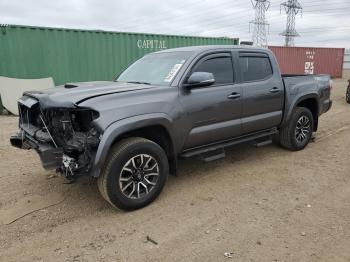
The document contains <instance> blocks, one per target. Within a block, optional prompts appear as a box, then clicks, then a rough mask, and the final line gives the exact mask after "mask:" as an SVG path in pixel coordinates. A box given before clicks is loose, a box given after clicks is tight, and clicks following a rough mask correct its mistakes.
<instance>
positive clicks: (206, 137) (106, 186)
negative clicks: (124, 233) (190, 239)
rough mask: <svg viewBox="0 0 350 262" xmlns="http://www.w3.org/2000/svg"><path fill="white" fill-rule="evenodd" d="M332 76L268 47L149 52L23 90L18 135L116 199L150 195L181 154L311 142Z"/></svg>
mask: <svg viewBox="0 0 350 262" xmlns="http://www.w3.org/2000/svg"><path fill="white" fill-rule="evenodd" d="M331 85H332V84H331V79H330V77H329V76H328V75H281V73H280V70H279V67H278V64H277V62H276V59H275V56H274V55H273V53H272V52H271V51H270V50H267V49H262V48H254V47H237V46H199V47H184V48H177V49H169V50H162V51H159V52H155V53H152V54H148V55H146V56H144V57H143V58H141V59H139V60H138V61H136V62H134V63H133V64H132V65H131V66H129V67H128V68H127V69H126V70H125V71H124V72H123V73H121V74H120V75H119V76H118V77H117V78H116V79H115V80H114V81H110V82H107V81H103V82H102V81H100V82H82V83H67V84H65V85H62V86H59V87H56V88H52V89H49V90H47V91H33V92H25V93H24V94H23V97H22V98H20V99H19V101H18V106H19V112H20V116H19V128H20V131H19V132H18V133H17V134H16V135H14V136H12V137H11V139H10V140H11V144H12V145H13V146H15V147H18V148H22V149H35V150H36V151H37V153H38V154H39V156H40V158H41V162H42V165H43V167H44V168H46V169H53V170H56V171H57V172H60V173H61V174H63V175H64V176H65V177H67V178H68V179H76V178H78V177H80V176H90V177H94V178H97V180H98V181H97V184H98V188H99V190H100V192H101V194H102V196H103V197H104V198H105V199H106V200H107V201H108V202H109V203H110V204H111V205H113V206H114V207H118V208H121V209H124V210H133V209H138V208H141V207H144V206H146V205H148V204H149V203H151V202H152V201H153V200H154V199H155V198H156V197H157V196H158V195H159V193H160V192H161V190H162V188H163V186H164V184H165V182H166V180H167V176H168V175H169V174H176V171H177V163H178V159H179V158H188V157H193V156H199V157H200V158H201V159H203V160H205V161H211V160H215V159H218V158H221V157H224V156H225V148H226V147H228V146H232V145H235V144H238V143H243V142H251V143H254V144H255V145H256V146H262V145H265V144H268V143H270V142H271V141H272V139H273V138H274V139H275V138H276V139H277V140H278V142H279V143H280V145H281V146H282V147H284V148H286V149H289V150H292V151H296V150H301V149H303V148H305V146H306V145H307V144H308V143H309V141H310V139H311V137H312V134H313V132H316V130H317V127H318V121H319V116H320V115H321V114H323V113H325V112H327V111H328V110H329V109H330V107H331V105H332V101H331V99H330V93H331Z"/></svg>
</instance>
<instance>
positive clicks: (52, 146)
mask: <svg viewBox="0 0 350 262" xmlns="http://www.w3.org/2000/svg"><path fill="white" fill-rule="evenodd" d="M31 100H32V99H31V98H28V99H27V101H26V102H25V103H21V101H20V102H19V112H20V128H21V134H19V135H20V136H19V138H21V137H22V141H24V139H23V137H24V136H25V138H27V139H26V140H25V143H21V142H20V141H18V140H17V144H18V145H20V146H21V148H26V149H30V148H34V149H36V150H37V152H38V153H39V155H40V158H41V160H42V162H43V166H44V167H45V168H47V169H53V168H55V169H56V171H57V172H60V173H61V174H63V175H65V176H66V177H67V178H75V177H77V176H79V175H83V174H86V173H88V172H89V170H90V169H91V167H92V162H93V159H94V154H95V152H96V150H97V147H98V145H99V142H100V133H99V132H98V131H97V129H96V128H95V127H94V126H93V125H92V122H93V120H94V119H96V118H98V116H99V114H98V113H97V112H95V111H93V110H91V109H87V108H74V109H67V108H49V109H45V110H43V109H42V108H41V107H40V104H39V102H38V101H36V102H35V103H34V102H32V101H31ZM28 101H30V102H31V105H30V107H28ZM13 139H15V138H13ZM28 141H29V142H28ZM11 143H12V144H13V145H14V143H15V141H12V140H11ZM18 145H17V147H19V146H18Z"/></svg>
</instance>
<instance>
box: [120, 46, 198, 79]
mask: <svg viewBox="0 0 350 262" xmlns="http://www.w3.org/2000/svg"><path fill="white" fill-rule="evenodd" d="M192 53H193V52H168V53H154V54H150V55H147V56H145V57H143V58H141V59H140V60H138V61H136V62H135V63H133V64H132V65H131V66H129V67H128V68H127V69H126V70H125V71H124V72H123V73H122V74H121V75H120V76H119V77H118V79H117V81H120V82H129V83H139V84H151V85H162V86H169V85H170V83H171V81H172V80H173V79H174V77H175V75H176V74H177V72H178V71H179V70H180V68H181V67H182V65H183V64H184V63H185V62H186V60H187V59H188V58H189V57H190V56H191V54H192Z"/></svg>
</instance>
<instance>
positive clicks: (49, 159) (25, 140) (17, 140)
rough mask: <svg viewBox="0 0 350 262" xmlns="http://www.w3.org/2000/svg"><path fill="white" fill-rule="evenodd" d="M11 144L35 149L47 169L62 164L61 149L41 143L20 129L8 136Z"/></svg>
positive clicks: (55, 167)
mask: <svg viewBox="0 0 350 262" xmlns="http://www.w3.org/2000/svg"><path fill="white" fill-rule="evenodd" d="M10 142H11V145H12V146H14V147H17V148H21V149H35V151H36V152H37V153H38V154H39V157H40V160H41V163H42V165H43V167H44V168H45V169H47V170H52V169H57V168H59V167H61V166H62V158H63V149H62V148H55V147H53V146H52V145H50V144H43V143H39V142H38V141H36V140H35V139H34V138H33V137H31V136H29V135H28V134H26V133H25V132H24V131H23V130H21V131H20V132H19V133H17V134H16V135H13V136H11V138H10Z"/></svg>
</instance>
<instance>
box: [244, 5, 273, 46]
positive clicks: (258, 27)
mask: <svg viewBox="0 0 350 262" xmlns="http://www.w3.org/2000/svg"><path fill="white" fill-rule="evenodd" d="M252 5H253V7H254V10H255V19H254V20H253V21H251V22H250V24H253V26H254V28H253V38H252V41H253V43H254V45H257V46H263V47H266V46H267V27H268V26H269V24H268V23H267V21H266V18H265V13H266V11H267V10H268V9H269V7H270V1H268V0H252ZM249 30H250V28H249Z"/></svg>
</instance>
